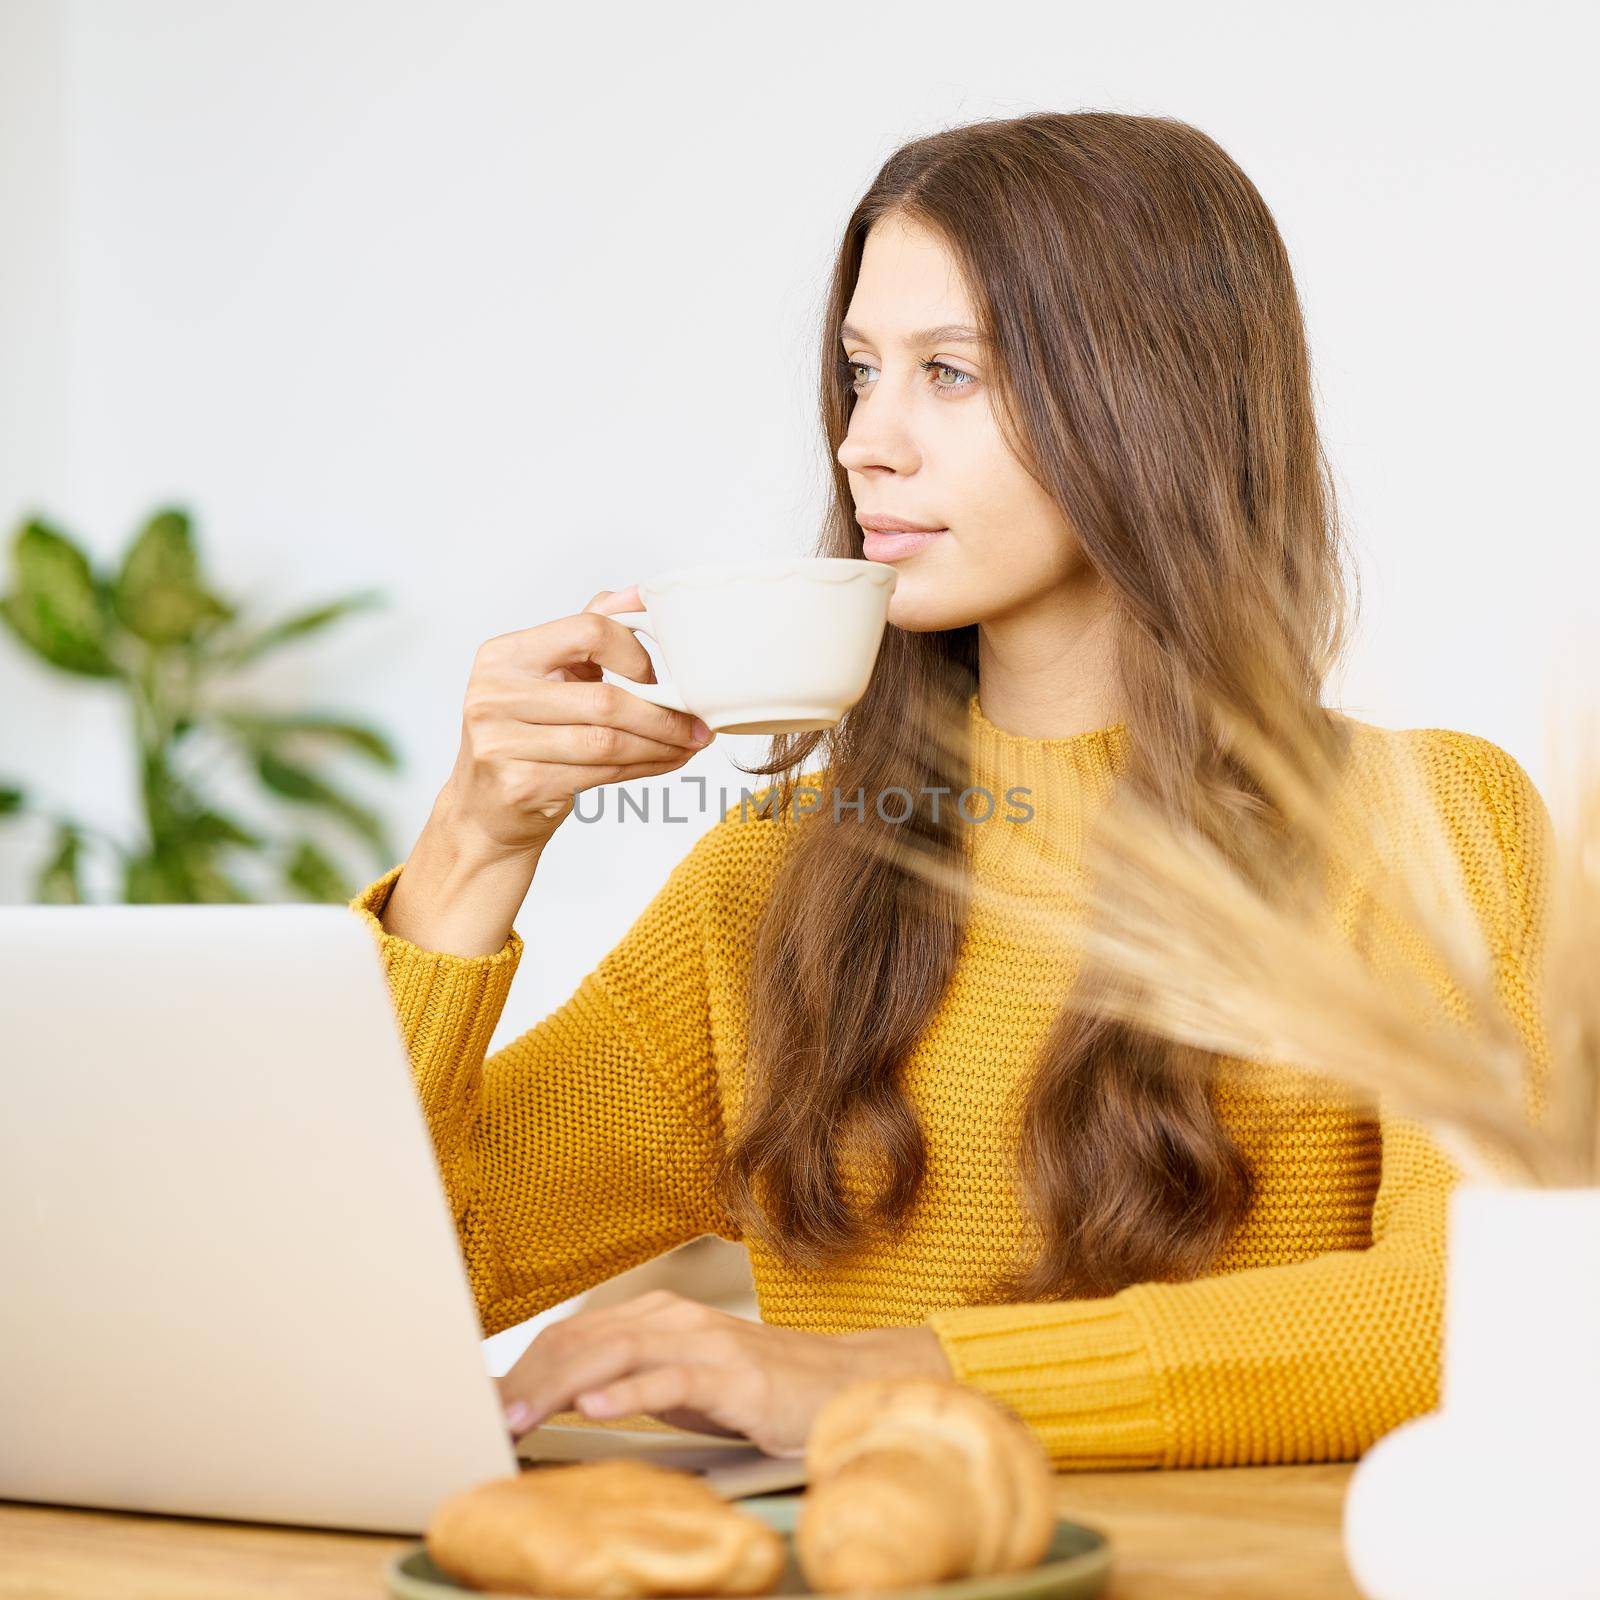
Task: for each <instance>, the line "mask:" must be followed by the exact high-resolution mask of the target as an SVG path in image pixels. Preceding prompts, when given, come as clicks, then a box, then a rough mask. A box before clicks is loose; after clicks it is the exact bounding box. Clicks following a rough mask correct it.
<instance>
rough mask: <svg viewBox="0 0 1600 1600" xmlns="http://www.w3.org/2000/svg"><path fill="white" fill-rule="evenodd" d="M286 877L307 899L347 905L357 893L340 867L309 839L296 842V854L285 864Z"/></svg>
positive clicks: (284, 872)
mask: <svg viewBox="0 0 1600 1600" xmlns="http://www.w3.org/2000/svg"><path fill="white" fill-rule="evenodd" d="M283 876H284V879H285V880H286V881H287V883H288V884H289V886H290V887H291V888H294V889H298V890H299V891H300V893H301V895H302V896H303V897H304V898H305V899H307V900H316V901H320V902H325V903H333V902H338V903H339V904H344V903H346V902H348V901H349V900H350V898H351V896H352V895H354V894H355V892H356V891H355V886H353V885H352V884H350V883H349V882H348V880H347V879H346V878H345V875H344V873H343V872H341V871H340V870H339V868H338V866H336V865H335V864H334V862H333V861H331V860H330V859H329V858H328V856H327V855H326V854H325V853H324V852H323V851H321V850H319V849H318V848H317V846H316V845H315V844H313V843H312V842H311V840H309V839H296V840H295V841H294V853H293V854H292V855H291V856H290V857H289V859H288V861H287V862H285V864H284V868H283Z"/></svg>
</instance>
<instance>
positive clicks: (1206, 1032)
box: [842, 707, 1600, 1186]
mask: <svg viewBox="0 0 1600 1600" xmlns="http://www.w3.org/2000/svg"><path fill="white" fill-rule="evenodd" d="M1278 709H1287V708H1286V707H1284V708H1276V709H1274V708H1270V707H1269V708H1268V712H1267V715H1265V716H1264V717H1262V718H1261V724H1262V725H1264V726H1265V727H1266V728H1270V729H1271V730H1272V733H1271V734H1270V735H1267V734H1263V733H1262V732H1261V731H1259V729H1258V728H1256V727H1250V726H1246V725H1245V724H1244V723H1242V722H1240V721H1239V720H1238V719H1236V718H1233V717H1231V716H1230V715H1229V714H1228V713H1227V712H1226V711H1225V710H1223V709H1222V708H1221V707H1212V708H1211V715H1212V716H1213V718H1214V719H1215V721H1214V724H1213V725H1214V726H1215V727H1217V728H1218V729H1219V730H1222V731H1223V736H1224V741H1225V743H1226V744H1227V745H1228V747H1229V748H1230V749H1231V751H1232V753H1233V754H1234V755H1235V757H1236V758H1237V760H1238V761H1239V763H1240V764H1241V765H1242V766H1243V767H1244V768H1245V769H1246V770H1247V771H1248V772H1249V773H1250V774H1251V775H1252V776H1253V777H1254V778H1255V779H1256V780H1257V781H1258V782H1259V785H1260V788H1261V791H1262V793H1263V794H1264V795H1265V796H1266V797H1267V798H1268V799H1269V800H1270V801H1271V802H1272V804H1273V805H1274V806H1275V808H1276V809H1277V811H1278V812H1279V814H1280V816H1281V818H1282V819H1283V825H1284V826H1287V827H1288V828H1290V829H1293V830H1298V835H1299V837H1300V838H1301V839H1302V840H1305V841H1309V842H1312V843H1314V844H1315V845H1317V846H1318V847H1320V849H1321V850H1322V851H1323V852H1324V854H1323V856H1322V857H1321V859H1322V860H1324V861H1325V862H1326V863H1327V864H1328V870H1329V873H1330V876H1329V877H1328V878H1325V879H1324V880H1323V882H1322V889H1321V892H1313V888H1312V885H1311V884H1310V882H1309V881H1296V882H1291V881H1290V880H1289V878H1288V877H1284V878H1282V879H1280V880H1278V881H1276V882H1273V881H1268V882H1265V883H1259V882H1257V881H1254V879H1253V877H1252V875H1250V874H1247V873H1245V872H1243V871H1241V870H1240V869H1239V867H1238V866H1236V865H1235V864H1234V863H1233V862H1232V861H1230V860H1229V859H1228V858H1227V857H1226V855H1225V854H1224V853H1223V852H1222V851H1220V850H1219V849H1218V848H1217V847H1216V846H1215V845H1214V844H1213V843H1212V842H1211V840H1209V839H1208V838H1206V837H1205V836H1204V835H1203V834H1202V833H1201V832H1199V831H1198V830H1196V829H1194V828H1191V827H1186V826H1180V825H1175V824H1173V823H1172V822H1170V821H1169V820H1168V819H1167V818H1166V817H1165V816H1163V815H1162V814H1161V813H1160V812H1159V811H1158V810H1157V809H1156V808H1155V807H1153V806H1152V805H1150V804H1149V803H1147V802H1146V801H1144V800H1143V799H1141V798H1140V797H1138V796H1137V795H1136V794H1134V793H1132V792H1130V791H1129V790H1128V789H1127V787H1126V786H1119V790H1118V793H1117V795H1116V796H1115V798H1114V799H1113V801H1112V802H1111V803H1110V804H1109V805H1107V806H1106V807H1105V808H1104V809H1103V811H1102V812H1101V814H1100V815H1099V817H1098V818H1097V819H1096V822H1095V826H1094V828H1093V830H1092V832H1091V835H1090V837H1089V840H1088V843H1087V846H1086V849H1085V856H1084V866H1085V867H1086V868H1087V871H1088V882H1089V884H1090V888H1089V889H1088V890H1087V892H1086V893H1085V892H1082V891H1076V890H1074V889H1073V887H1072V885H1070V884H1069V883H1067V882H1066V881H1065V875H1064V874H1063V873H1061V871H1060V869H1059V868H1052V866H1051V864H1050V862H1051V858H1050V856H1049V854H1048V852H1041V854H1040V859H1039V874H1040V875H1041V877H1044V878H1048V875H1049V874H1050V873H1051V871H1052V870H1054V871H1056V872H1057V874H1058V876H1059V877H1060V878H1061V881H1060V882H1059V883H1054V884H1052V883H1050V882H1048V881H1046V882H1042V883H1041V882H1036V883H1034V884H1032V885H1030V889H1029V892H1028V893H1026V894H1020V893H1016V892H1014V891H1007V890H1006V889H1004V888H1000V887H997V886H996V885H994V884H992V883H988V882H985V881H983V880H982V879H981V878H976V877H972V876H970V875H969V874H968V873H967V872H966V871H965V870H964V868H963V867H961V866H960V865H953V864H951V863H950V862H949V861H948V860H947V859H946V858H944V857H941V856H938V855H937V854H934V853H930V852H929V851H928V850H927V849H926V848H925V847H924V846H923V845H922V844H921V843H920V842H919V841H918V839H916V838H915V837H912V836H911V834H912V830H909V829H890V830H888V832H889V834H890V835H894V837H886V836H885V835H884V834H882V833H876V832H874V831H872V830H867V829H862V828H850V827H846V828H845V829H843V830H842V834H843V836H846V837H853V838H855V839H857V840H858V841H860V842H861V844H862V845H864V846H865V847H866V848H869V849H874V850H880V851H882V850H887V851H889V852H890V853H891V854H892V856H893V859H894V860H895V861H896V862H898V863H899V864H900V865H901V866H902V867H904V868H905V869H906V870H908V871H910V872H912V873H915V874H917V875H920V876H921V877H922V878H923V879H924V880H925V881H926V882H928V883H929V884H932V885H935V886H937V887H939V888H942V889H945V890H947V891H950V892H952V893H959V894H963V895H966V896H968V897H969V898H970V900H971V902H972V903H974V904H978V903H985V902H986V903H987V904H988V905H989V906H991V907H993V908H995V909H997V910H998V911H1000V912H1001V913H1002V914H1003V915H1004V916H1005V917H1006V918H1007V919H1009V920H1010V924H1011V925H1013V926H1014V927H1015V928H1016V929H1017V932H1018V935H1019V937H1032V938H1037V939H1043V940H1045V941H1049V940H1052V939H1059V940H1061V941H1062V942H1063V943H1064V944H1066V945H1069V946H1072V947H1075V948H1076V949H1077V950H1078V951H1080V952H1081V968H1080V971H1079V977H1078V981H1077V984H1076V985H1075V987H1074V989H1073V991H1072V998H1073V1003H1074V1004H1079V1005H1082V1006H1084V1007H1086V1008H1090V1009H1096V1010H1098V1011H1100V1012H1101V1013H1103V1014H1106V1015H1110V1016H1115V1017H1118V1018H1121V1019H1123V1020H1125V1021H1128V1022H1131V1023H1134V1024H1136V1025H1138V1026H1140V1027H1142V1028H1145V1029H1147V1030H1149V1031H1151V1032H1153V1033H1155V1034H1157V1035H1159V1036H1162V1037H1165V1038H1170V1039H1173V1040H1177V1041H1180V1042H1182V1043H1185V1044H1188V1045H1192V1046H1195V1047H1198V1053H1196V1052H1193V1051H1184V1052H1179V1053H1178V1055H1179V1056H1180V1057H1181V1058H1183V1059H1186V1060H1188V1061H1190V1062H1199V1063H1200V1064H1201V1065H1200V1067H1198V1068H1193V1067H1191V1068H1189V1069H1187V1070H1206V1071H1211V1070H1214V1067H1215V1061H1216V1060H1217V1059H1221V1058H1227V1059H1230V1060H1233V1061H1236V1062H1238V1063H1241V1064H1243V1065H1244V1066H1245V1067H1246V1068H1247V1069H1248V1068H1249V1067H1251V1066H1252V1065H1255V1066H1261V1067H1270V1068H1271V1069H1273V1072H1274V1081H1275V1082H1276V1081H1280V1080H1281V1078H1282V1076H1283V1069H1284V1068H1285V1067H1288V1068H1290V1069H1292V1070H1291V1074H1290V1075H1291V1077H1292V1079H1293V1080H1294V1081H1295V1082H1296V1086H1297V1091H1300V1090H1303V1092H1304V1093H1306V1094H1308V1095H1311V1094H1325V1093H1327V1092H1329V1091H1330V1090H1332V1091H1333V1092H1334V1093H1336V1094H1339V1095H1341V1096H1345V1097H1348V1098H1350V1099H1351V1100H1356V1101H1359V1100H1363V1099H1365V1100H1366V1101H1367V1102H1368V1103H1370V1101H1371V1100H1372V1099H1374V1098H1375V1097H1377V1096H1379V1095H1382V1096H1383V1097H1385V1098H1386V1099H1387V1101H1388V1102H1389V1103H1390V1104H1391V1105H1392V1106H1393V1108H1394V1109H1395V1111H1396V1112H1398V1113H1399V1114H1402V1115H1406V1116H1409V1117H1411V1118H1413V1119H1415V1120H1416V1121H1418V1122H1420V1123H1421V1124H1422V1125H1423V1126H1425V1127H1426V1128H1427V1129H1428V1130H1429V1132H1430V1133H1431V1134H1432V1135H1433V1136H1434V1138H1435V1139H1436V1141H1437V1142H1438V1143H1439V1144H1440V1146H1441V1148H1443V1149H1445V1150H1446V1151H1447V1152H1448V1153H1449V1154H1450V1155H1451V1157H1452V1159H1454V1160H1455V1161H1457V1162H1458V1164H1459V1165H1460V1166H1461V1167H1462V1169H1463V1171H1464V1172H1465V1173H1466V1174H1467V1175H1468V1176H1469V1177H1471V1178H1473V1179H1474V1180H1476V1181H1481V1182H1511V1183H1518V1184H1530V1185H1544V1186H1562V1185H1579V1186H1583V1185H1592V1184H1597V1183H1600V981H1597V977H1600V752H1597V750H1596V740H1595V734H1594V728H1595V718H1594V716H1593V715H1592V714H1587V715H1583V716H1580V717H1579V718H1578V719H1577V720H1578V728H1577V730H1576V731H1575V732H1573V733H1566V734H1559V735H1558V734H1557V732H1556V731H1555V723H1556V720H1557V718H1556V715H1555V714H1552V716H1551V718H1550V722H1549V729H1548V734H1547V736H1548V740H1549V746H1550V749H1551V755H1552V767H1553V768H1556V767H1558V766H1559V765H1560V757H1561V756H1562V755H1563V754H1564V753H1571V754H1572V756H1573V757H1574V760H1575V764H1574V766H1573V767H1572V768H1571V769H1570V771H1563V772H1561V773H1560V775H1559V776H1560V783H1559V786H1557V785H1552V790H1553V792H1555V790H1556V789H1557V787H1559V791H1560V792H1559V794H1558V796H1557V799H1556V801H1553V802H1552V803H1551V805H1550V811H1551V814H1552V815H1553V816H1554V817H1555V818H1556V819H1557V820H1556V823H1555V827H1554V832H1553V835H1552V836H1550V839H1549V843H1550V845H1551V851H1550V856H1549V863H1550V878H1549V895H1548V903H1547V916H1546V918H1545V919H1544V921H1543V931H1544V953H1545V959H1544V961H1543V963H1542V977H1543V991H1542V995H1541V996H1540V997H1539V999H1540V1002H1541V1012H1540V1014H1541V1015H1542V1016H1543V1018H1544V1019H1545V1020H1546V1036H1547V1038H1548V1042H1549V1055H1550V1061H1549V1066H1548V1073H1546V1072H1545V1071H1544V1070H1543V1067H1542V1064H1541V1063H1538V1062H1535V1061H1530V1060H1529V1051H1528V1047H1527V1045H1526V1044H1525V1043H1524V1041H1523V1039H1522V1037H1521V1035H1520V1034H1519V1033H1518V1031H1517V1029H1516V1028H1515V1026H1514V1025H1513V1024H1512V1022H1511V1020H1510V1018H1509V1017H1508V1015H1507V1014H1506V1011H1505V1010H1504V1008H1503V1007H1502V1006H1500V1005H1499V1004H1497V1001H1496V994H1495V970H1494V955H1493V952H1492V950H1491V947H1490V945H1489V943H1488V941H1487V939H1486V937H1485V935H1484V932H1483V930H1482V928H1481V926H1480V924H1479V922H1478V920H1477V917H1476V916H1475V914H1474V911H1473V907H1472V904H1471V902H1470V900H1469V897H1468V895H1467V893H1466V889H1465V885H1464V882H1463V877H1462V873H1461V868H1460V863H1459V859H1458V855H1457V852H1456V851H1455V850H1454V849H1453V848H1452V844H1451V838H1450V835H1449V832H1448V830H1447V826H1446V823H1445V820H1444V818H1443V816H1442V814H1441V812H1440V809H1439V807H1438V804H1437V801H1436V798H1435V796H1434V794H1433V793H1432V790H1431V787H1430V784H1429V781H1428V777H1427V773H1426V771H1425V770H1424V768H1423V766H1422V764H1421V762H1420V760H1419V756H1420V754H1421V744H1420V741H1418V740H1414V739H1407V738H1405V737H1403V736H1401V735H1398V734H1391V733H1386V732H1385V731H1383V730H1380V737H1378V738H1375V739H1374V738H1367V739H1362V740H1359V741H1357V743H1355V744H1354V745H1353V746H1352V765H1351V767H1350V768H1348V769H1345V771H1344V774H1343V780H1342V781H1341V775H1340V772H1339V770H1337V769H1336V767H1335V766H1334V765H1332V764H1330V763H1329V762H1328V761H1327V760H1326V759H1325V758H1324V757H1323V756H1322V755H1321V753H1320V752H1319V750H1318V749H1316V748H1314V747H1313V744H1312V743H1311V742H1306V743H1305V744H1304V745H1302V744H1301V743H1299V742H1298V741H1297V738H1296V735H1295V734H1294V732H1293V729H1294V728H1295V727H1296V726H1297V723H1296V720H1295V718H1294V717H1293V716H1292V715H1281V716H1280V715H1278V714H1277V710H1278ZM928 731H929V733H930V734H931V736H932V738H933V740H934V743H935V745H936V746H937V747H938V755H937V759H936V762H935V765H936V767H937V768H938V771H939V778H938V781H941V782H949V783H951V784H952V786H953V787H952V792H959V790H960V788H961V786H962V785H963V784H964V783H965V782H967V781H969V779H968V778H967V777H966V776H964V774H965V772H966V770H967V769H966V767H965V762H966V759H967V745H966V739H967V731H968V730H967V726H966V722H965V718H964V715H962V714H951V715H950V716H948V717H944V718H939V719H936V721H935V725H934V726H933V727H931V728H930V729H929V730H928ZM1537 821H1538V822H1539V823H1540V824H1543V822H1544V817H1543V815H1542V814H1541V816H1540V817H1539V818H1538V819H1537ZM1341 875H1342V877H1343V880H1344V881H1346V882H1350V881H1356V882H1359V883H1360V884H1361V885H1362V887H1363V889H1364V891H1365V893H1366V895H1367V896H1368V897H1369V898H1368V901H1367V905H1368V906H1369V907H1370V909H1371V911H1372V912H1373V913H1374V914H1375V915H1376V916H1377V918H1378V919H1379V921H1380V922H1381V923H1382V924H1384V925H1386V926H1387V927H1388V928H1389V929H1390V930H1391V931H1394V932H1397V933H1399V934H1400V935H1402V941H1401V942H1402V943H1403V944H1404V946H1405V948H1406V949H1408V950H1410V951H1412V952H1414V953H1415V952H1420V956H1419V958H1418V959H1417V960H1416V961H1415V963H1414V964H1412V963H1408V962H1400V963H1395V962H1392V961H1391V962H1388V963H1386V964H1383V965H1380V964H1377V963H1375V962H1373V961H1371V960H1369V959H1367V957H1366V956H1365V955H1364V954H1363V953H1362V952H1361V951H1359V950H1358V949H1357V948H1356V947H1355V946H1354V945H1353V944H1352V943H1351V941H1350V940H1349V939H1348V938H1347V937H1346V936H1345V935H1344V934H1343V933H1341V931H1340V930H1339V929H1338V927H1337V926H1336V925H1335V923H1334V922H1333V920H1332V918H1331V915H1329V913H1328V885H1329V884H1330V883H1332V882H1334V881H1337V880H1339V878H1340V877H1341ZM1080 881H1081V880H1080ZM1449 990H1453V991H1454V992H1455V994H1456V995H1457V996H1458V997H1459V1000H1460V1002H1462V1003H1461V1004H1460V1005H1458V1006H1452V1007H1444V1008H1441V1006H1440V1004H1439V996H1440V993H1441V992H1442V991H1449ZM1063 998H1065V997H1063ZM1456 1011H1460V1012H1463V1013H1464V1014H1463V1015H1455V1014H1453V1013H1454V1012H1456ZM1206 1052H1211V1053H1213V1055H1212V1056H1209V1057H1208V1056H1207V1055H1206V1054H1205V1053H1206ZM1180 1070H1183V1069H1180ZM1535 1082H1536V1083H1538V1084H1539V1085H1540V1086H1541V1088H1542V1091H1543V1092H1542V1100H1543V1106H1542V1109H1541V1110H1539V1111H1537V1112H1536V1111H1534V1110H1532V1109H1531V1108H1530V1106H1529V1104H1528V1102H1527V1100H1525V1095H1526V1094H1527V1092H1528V1085H1529V1084H1530V1083H1535Z"/></svg>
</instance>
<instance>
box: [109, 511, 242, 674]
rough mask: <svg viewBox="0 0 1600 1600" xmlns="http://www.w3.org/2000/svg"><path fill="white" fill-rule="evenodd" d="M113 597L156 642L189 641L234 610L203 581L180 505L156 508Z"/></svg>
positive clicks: (137, 629)
mask: <svg viewBox="0 0 1600 1600" xmlns="http://www.w3.org/2000/svg"><path fill="white" fill-rule="evenodd" d="M113 600H114V603H115V605H116V610H117V615H118V616H120V617H121V618H122V620H123V622H124V623H125V624H126V625H127V626H128V628H129V629H130V630H131V631H132V632H134V633H136V634H138V635H139V637H140V638H141V639H144V640H145V641H146V642H147V643H150V644H154V645H166V644H178V643H184V642H187V641H189V640H191V639H193V638H194V637H195V635H196V634H197V633H198V632H199V631H200V630H201V629H202V628H203V627H204V626H205V625H206V624H207V623H215V622H222V621H227V620H228V619H229V618H231V617H232V616H233V615H234V609H233V607H232V606H230V605H228V604H227V603H226V602H225V601H223V600H219V599H218V598H217V597H216V596H215V595H213V594H210V593H208V592H207V590H206V588H205V587H204V585H203V584H202V583H201V581H200V563H199V559H198V557H197V556H196V554H195V548H194V535H193V532H192V530H191V529H190V526H189V516H188V513H187V512H185V511H181V510H178V509H177V508H175V507H168V508H166V509H164V510H161V511H158V512H156V513H155V515H154V516H152V517H151V518H150V520H149V521H148V522H146V523H145V525H144V528H143V529H142V530H141V531H140V533H139V535H138V537H137V538H136V539H135V540H134V541H133V543H132V545H131V546H129V549H128V553H127V555H126V556H125V557H124V559H123V563H122V571H121V572H120V573H119V574H118V576H117V582H116V587H115V589H114V590H113Z"/></svg>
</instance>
